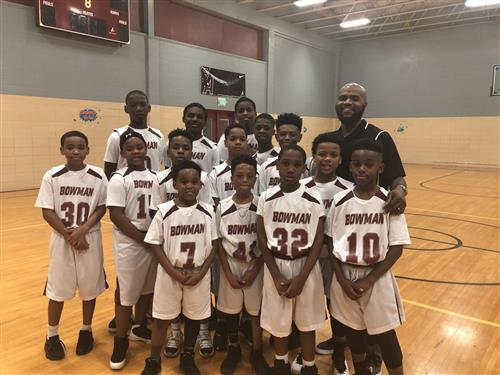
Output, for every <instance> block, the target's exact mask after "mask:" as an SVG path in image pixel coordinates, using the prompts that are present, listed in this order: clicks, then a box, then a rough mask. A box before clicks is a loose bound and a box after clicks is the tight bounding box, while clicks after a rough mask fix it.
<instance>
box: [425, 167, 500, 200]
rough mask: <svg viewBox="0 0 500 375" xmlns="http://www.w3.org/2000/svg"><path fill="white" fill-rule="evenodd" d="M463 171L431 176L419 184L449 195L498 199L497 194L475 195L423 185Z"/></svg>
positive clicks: (427, 188)
mask: <svg viewBox="0 0 500 375" xmlns="http://www.w3.org/2000/svg"><path fill="white" fill-rule="evenodd" d="M464 172H466V171H458V172H454V173H449V174H445V175H443V176H438V177H434V178H431V179H429V180H426V181H422V182H420V183H419V185H420V186H421V187H423V188H425V189H426V190H430V191H435V192H437V193H444V194H451V195H462V196H466V197H478V198H492V199H499V198H500V197H498V196H491V195H477V194H465V193H455V192H452V191H446V190H439V189H435V188H431V187H428V186H426V185H425V184H427V183H429V182H432V181H436V180H440V179H442V178H446V177H450V176H454V175H457V174H460V173H464Z"/></svg>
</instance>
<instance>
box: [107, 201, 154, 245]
mask: <svg viewBox="0 0 500 375" xmlns="http://www.w3.org/2000/svg"><path fill="white" fill-rule="evenodd" d="M109 217H110V218H111V221H112V222H113V224H115V225H116V227H117V228H118V229H119V230H120V231H121V232H122V233H123V234H125V235H126V236H127V237H130V238H132V239H133V240H135V241H137V242H139V243H141V244H145V243H144V237H145V236H146V233H143V232H141V231H139V230H138V229H137V228H136V227H135V226H134V224H132V223H131V222H130V220H129V219H128V217H127V216H126V215H125V207H117V206H111V207H109Z"/></svg>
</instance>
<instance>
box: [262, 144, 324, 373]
mask: <svg viewBox="0 0 500 375" xmlns="http://www.w3.org/2000/svg"><path fill="white" fill-rule="evenodd" d="M305 161H306V153H305V151H304V150H303V149H302V148H301V147H300V146H297V145H287V146H285V147H283V148H282V149H281V151H280V154H279V156H278V170H279V173H280V179H281V180H280V185H278V186H275V187H274V188H271V189H269V190H266V191H265V192H264V193H263V194H262V195H261V196H260V199H259V206H258V209H257V215H258V216H257V235H258V242H259V248H260V250H261V251H262V255H263V257H264V261H265V263H266V267H265V269H264V289H263V297H262V315H261V321H260V323H261V327H262V328H263V329H265V330H267V331H269V332H270V333H271V334H272V335H273V336H274V350H275V360H274V369H273V371H274V372H273V373H275V374H290V363H289V362H288V350H289V345H288V344H289V343H288V336H289V334H290V333H291V331H292V322H295V324H296V326H297V328H298V330H299V332H300V341H301V349H302V358H303V361H302V363H303V365H304V366H303V367H302V370H301V374H317V373H318V369H317V367H316V365H315V364H314V346H315V330H316V329H320V328H322V327H323V324H324V320H325V312H324V305H325V300H324V298H325V297H324V291H323V282H322V280H321V270H320V267H319V263H318V262H317V260H318V256H319V254H320V252H321V246H322V244H323V222H324V217H325V214H324V208H323V204H322V203H321V197H320V195H319V193H318V191H317V190H316V189H309V188H307V187H306V186H305V185H304V184H301V183H300V181H299V179H300V176H301V175H302V173H303V172H304V170H305Z"/></svg>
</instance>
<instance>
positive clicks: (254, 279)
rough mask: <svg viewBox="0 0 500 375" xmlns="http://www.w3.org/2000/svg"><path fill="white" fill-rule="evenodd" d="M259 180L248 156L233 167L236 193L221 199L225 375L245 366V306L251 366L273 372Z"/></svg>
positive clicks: (261, 373) (218, 212) (264, 374)
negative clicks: (265, 334)
mask: <svg viewBox="0 0 500 375" xmlns="http://www.w3.org/2000/svg"><path fill="white" fill-rule="evenodd" d="M256 176H257V162H256V161H255V159H254V158H252V157H251V156H249V155H240V156H237V157H236V158H234V159H233V161H232V163H231V182H232V184H233V186H234V188H235V190H236V192H235V193H234V194H233V196H231V197H228V198H226V199H223V200H222V201H221V202H220V204H219V206H217V210H216V218H217V228H218V231H219V237H220V243H219V248H218V255H219V260H220V265H221V268H222V270H223V272H222V273H221V277H220V283H219V293H218V296H217V297H218V299H217V310H218V311H219V314H221V315H222V317H223V318H224V319H225V320H226V324H227V332H228V336H229V347H228V351H227V356H226V358H225V359H224V361H223V362H222V364H221V368H220V371H221V373H222V374H232V373H233V372H234V371H235V370H236V367H237V365H238V363H239V362H240V361H241V349H240V345H239V338H238V321H239V315H240V313H241V312H242V310H243V307H245V309H246V311H247V313H248V314H249V315H250V320H251V327H252V341H253V345H252V352H251V354H250V363H251V364H252V367H253V368H254V370H255V372H256V373H257V374H259V375H267V374H268V373H269V370H270V369H269V365H268V364H267V363H266V361H265V359H264V357H263V356H262V328H260V319H259V315H260V305H261V302H262V279H263V269H262V265H263V259H262V256H261V253H260V251H259V249H258V247H257V205H258V202H259V199H258V197H256V196H254V195H253V193H252V188H253V186H254V185H255V180H256Z"/></svg>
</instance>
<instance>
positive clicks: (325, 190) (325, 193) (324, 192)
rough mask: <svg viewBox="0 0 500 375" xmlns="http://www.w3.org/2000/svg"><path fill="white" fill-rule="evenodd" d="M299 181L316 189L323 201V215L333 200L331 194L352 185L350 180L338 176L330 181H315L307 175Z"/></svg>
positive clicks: (326, 212)
mask: <svg viewBox="0 0 500 375" xmlns="http://www.w3.org/2000/svg"><path fill="white" fill-rule="evenodd" d="M300 183H301V184H304V185H305V186H306V187H308V188H310V189H318V192H319V195H320V196H321V201H322V202H323V206H324V208H325V215H326V214H328V211H329V210H330V207H331V205H332V202H333V196H334V195H335V194H337V193H339V192H341V191H343V190H347V189H350V188H352V187H353V186H354V184H353V183H352V182H351V181H347V180H345V179H343V178H342V177H338V176H337V178H336V179H335V180H333V181H330V182H324V183H323V182H316V181H314V177H308V178H304V179H303V180H300Z"/></svg>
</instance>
